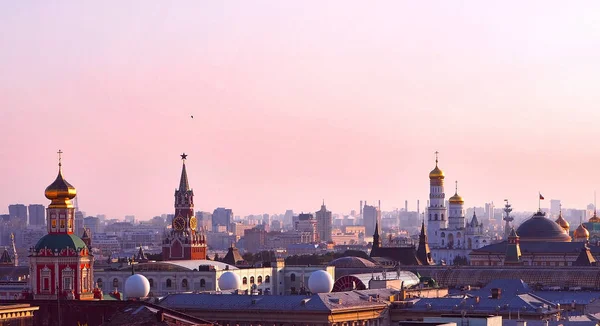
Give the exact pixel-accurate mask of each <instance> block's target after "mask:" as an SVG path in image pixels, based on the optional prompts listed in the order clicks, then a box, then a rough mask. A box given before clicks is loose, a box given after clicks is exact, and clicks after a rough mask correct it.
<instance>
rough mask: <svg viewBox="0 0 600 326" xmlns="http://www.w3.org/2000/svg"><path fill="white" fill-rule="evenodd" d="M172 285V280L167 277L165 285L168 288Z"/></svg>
mask: <svg viewBox="0 0 600 326" xmlns="http://www.w3.org/2000/svg"><path fill="white" fill-rule="evenodd" d="M172 286H173V281H171V279H170V278H168V279H167V287H168V288H170V287H172Z"/></svg>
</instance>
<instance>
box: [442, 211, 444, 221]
mask: <svg viewBox="0 0 600 326" xmlns="http://www.w3.org/2000/svg"><path fill="white" fill-rule="evenodd" d="M443 220H444V213H442V221H443Z"/></svg>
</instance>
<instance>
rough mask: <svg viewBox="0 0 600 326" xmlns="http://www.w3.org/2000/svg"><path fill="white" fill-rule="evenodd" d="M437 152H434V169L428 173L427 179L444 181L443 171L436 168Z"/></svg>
mask: <svg viewBox="0 0 600 326" xmlns="http://www.w3.org/2000/svg"><path fill="white" fill-rule="evenodd" d="M438 154H439V153H438V152H435V168H434V169H433V170H431V172H429V179H444V177H445V176H444V171H442V170H441V169H440V168H439V167H438Z"/></svg>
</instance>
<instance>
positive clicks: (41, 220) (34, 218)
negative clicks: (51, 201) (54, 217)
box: [27, 204, 46, 226]
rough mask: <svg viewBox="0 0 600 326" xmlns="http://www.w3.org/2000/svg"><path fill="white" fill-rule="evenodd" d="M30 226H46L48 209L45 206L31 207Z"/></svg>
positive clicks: (29, 208) (29, 207)
mask: <svg viewBox="0 0 600 326" xmlns="http://www.w3.org/2000/svg"><path fill="white" fill-rule="evenodd" d="M27 209H28V210H29V225H31V226H44V225H46V208H45V207H44V205H38V204H36V205H29V206H28V207H27Z"/></svg>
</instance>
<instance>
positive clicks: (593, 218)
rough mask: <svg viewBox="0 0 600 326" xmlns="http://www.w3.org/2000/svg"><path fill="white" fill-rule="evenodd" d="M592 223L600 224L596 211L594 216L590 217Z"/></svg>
mask: <svg viewBox="0 0 600 326" xmlns="http://www.w3.org/2000/svg"><path fill="white" fill-rule="evenodd" d="M589 222H590V223H600V217H598V216H597V215H596V211H594V216H592V217H590V219H589Z"/></svg>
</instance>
